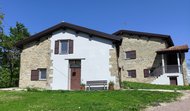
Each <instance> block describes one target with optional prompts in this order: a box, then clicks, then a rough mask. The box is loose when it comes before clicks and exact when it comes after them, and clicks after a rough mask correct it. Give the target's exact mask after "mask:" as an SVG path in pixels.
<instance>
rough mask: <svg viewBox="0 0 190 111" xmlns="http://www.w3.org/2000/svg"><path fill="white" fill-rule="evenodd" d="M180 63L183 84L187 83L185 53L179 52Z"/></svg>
mask: <svg viewBox="0 0 190 111" xmlns="http://www.w3.org/2000/svg"><path fill="white" fill-rule="evenodd" d="M181 65H182V73H183V81H184V85H189V83H188V80H187V64H186V60H185V53H181Z"/></svg>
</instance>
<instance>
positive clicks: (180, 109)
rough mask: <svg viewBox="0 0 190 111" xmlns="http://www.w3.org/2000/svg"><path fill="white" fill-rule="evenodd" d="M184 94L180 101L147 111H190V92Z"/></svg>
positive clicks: (147, 110)
mask: <svg viewBox="0 0 190 111" xmlns="http://www.w3.org/2000/svg"><path fill="white" fill-rule="evenodd" d="M181 93H183V94H184V96H182V97H181V98H180V99H179V100H178V101H175V102H171V103H161V106H157V107H150V108H147V109H145V111H190V91H182V92H181Z"/></svg>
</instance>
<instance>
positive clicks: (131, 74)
mask: <svg viewBox="0 0 190 111" xmlns="http://www.w3.org/2000/svg"><path fill="white" fill-rule="evenodd" d="M127 72H128V77H131V78H136V70H128V71H127Z"/></svg>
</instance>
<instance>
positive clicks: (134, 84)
mask: <svg viewBox="0 0 190 111" xmlns="http://www.w3.org/2000/svg"><path fill="white" fill-rule="evenodd" d="M123 88H125V89H128V88H130V89H166V90H190V86H174V85H155V84H148V83H138V82H129V81H124V82H123Z"/></svg>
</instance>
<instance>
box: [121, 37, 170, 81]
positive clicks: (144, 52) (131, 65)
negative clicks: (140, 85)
mask: <svg viewBox="0 0 190 111" xmlns="http://www.w3.org/2000/svg"><path fill="white" fill-rule="evenodd" d="M122 36H123V41H122V44H121V46H120V52H119V53H120V54H119V55H120V57H119V67H121V75H122V76H121V81H133V82H145V83H150V82H152V81H153V80H154V79H155V78H154V77H147V78H145V77H144V69H149V68H156V67H159V66H162V63H161V62H162V60H161V55H158V54H157V53H156V51H157V50H159V49H163V48H166V47H167V43H166V42H165V41H164V40H162V39H156V38H150V37H142V36H141V37H139V36H136V35H134V36H131V35H122ZM132 50H135V51H136V59H126V53H125V52H126V51H132ZM128 70H136V78H131V77H128Z"/></svg>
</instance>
